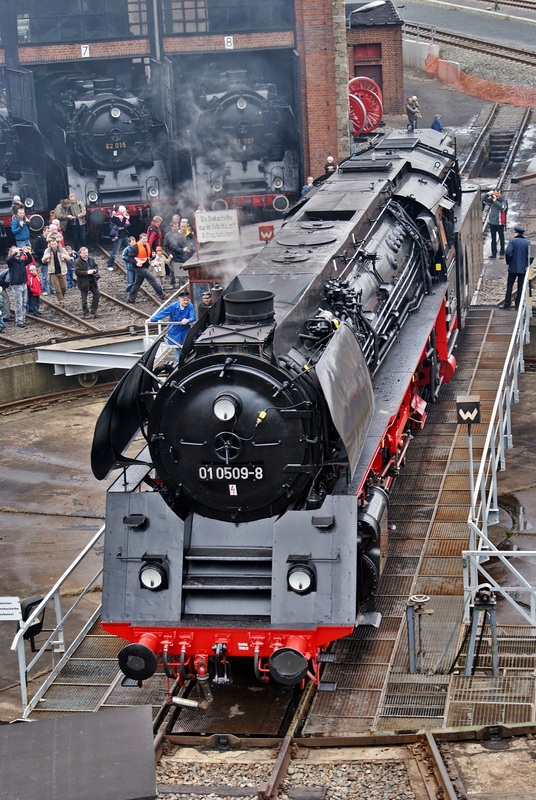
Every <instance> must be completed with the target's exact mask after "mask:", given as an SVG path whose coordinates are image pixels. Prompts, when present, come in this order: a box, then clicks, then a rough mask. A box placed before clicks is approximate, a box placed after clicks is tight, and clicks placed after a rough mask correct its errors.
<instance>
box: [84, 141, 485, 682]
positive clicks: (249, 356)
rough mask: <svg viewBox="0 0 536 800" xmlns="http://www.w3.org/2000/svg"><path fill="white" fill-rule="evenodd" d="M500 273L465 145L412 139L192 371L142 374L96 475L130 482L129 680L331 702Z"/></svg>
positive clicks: (124, 602) (356, 164)
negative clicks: (244, 672)
mask: <svg viewBox="0 0 536 800" xmlns="http://www.w3.org/2000/svg"><path fill="white" fill-rule="evenodd" d="M482 259H483V256H482V229H481V202H480V196H479V189H478V187H473V186H463V185H462V183H461V179H460V174H459V168H458V163H457V159H456V152H455V147H454V143H453V142H452V141H451V140H450V139H449V137H448V136H447V135H444V134H439V133H437V132H435V131H431V130H430V131H423V132H422V133H418V134H407V133H406V132H405V131H404V132H401V131H395V132H393V133H391V134H390V135H389V136H386V137H378V138H377V139H376V140H375V141H374V142H372V143H370V144H369V145H368V146H366V147H365V148H364V149H363V150H362V151H360V152H358V153H355V154H353V155H352V156H351V157H350V158H348V159H347V160H345V161H344V162H343V163H342V164H341V165H339V168H338V170H337V172H336V173H334V174H333V175H332V176H330V177H329V178H328V179H326V180H325V181H324V182H323V183H322V184H321V185H320V186H318V188H316V189H315V190H312V191H311V192H310V193H308V194H307V195H306V196H304V197H303V198H302V200H301V201H300V202H299V203H298V204H296V206H295V207H294V208H293V209H291V211H290V213H289V215H288V218H287V220H286V222H285V224H284V225H283V226H282V228H281V230H280V231H279V232H278V233H277V234H276V236H275V238H274V240H273V241H272V242H270V243H269V244H268V245H266V246H265V248H264V249H263V250H262V252H261V253H259V254H258V255H257V256H256V257H254V258H253V260H252V261H251V262H250V264H249V265H248V266H247V267H246V268H245V269H243V270H242V271H241V272H240V273H239V274H238V275H237V276H236V277H235V278H234V279H233V280H232V281H231V282H230V283H229V285H228V286H227V287H226V288H225V290H224V292H223V295H222V297H221V298H220V299H219V300H218V302H217V303H216V305H215V306H214V307H213V308H212V309H211V310H210V312H208V313H207V314H205V315H204V316H202V317H201V318H200V319H199V320H198V321H197V323H196V324H195V325H194V327H193V328H192V329H191V330H190V332H189V333H188V336H187V338H186V341H185V344H184V347H183V350H182V353H181V357H180V360H179V362H178V363H175V362H174V361H171V360H170V361H169V362H168V363H167V364H166V365H165V368H164V369H162V366H161V365H158V364H157V361H156V358H157V353H158V352H159V349H160V344H161V343H160V340H158V341H156V342H155V343H154V344H153V346H152V347H151V348H150V349H149V350H148V351H147V352H146V353H145V355H144V356H143V357H142V358H141V360H140V362H139V363H138V364H137V365H136V366H134V367H133V368H132V369H131V370H130V371H129V372H128V373H127V374H126V375H125V376H124V378H123V379H122V381H121V382H120V383H119V384H118V386H117V387H116V389H115V390H114V392H113V393H112V395H111V397H110V398H109V400H108V402H107V403H106V405H105V407H104V409H103V411H102V413H101V416H100V418H99V420H98V423H97V427H96V431H95V436H94V441H93V447H92V454H91V460H92V469H93V472H94V474H95V476H96V477H97V478H99V479H104V478H106V477H107V476H108V475H109V474H110V472H111V471H112V470H113V469H116V468H120V469H123V470H124V474H123V475H122V476H121V477H120V478H119V479H117V480H116V481H115V483H114V484H113V486H112V487H111V489H110V490H109V492H108V495H107V507H106V534H105V556H104V575H103V606H102V624H103V627H104V629H105V630H107V631H108V632H110V633H113V634H116V635H117V636H120V637H123V638H124V639H126V640H127V641H128V642H129V644H127V645H126V646H125V647H123V649H122V650H121V652H120V654H119V665H120V668H121V670H122V671H123V672H124V674H125V676H127V678H130V679H133V680H135V681H138V682H139V681H143V680H145V679H148V678H150V677H151V676H152V675H153V674H154V672H155V671H156V669H157V668H158V667H159V666H163V668H164V670H165V672H166V674H167V675H168V676H169V677H176V676H178V677H179V678H180V679H181V680H182V679H184V678H198V679H199V681H200V682H201V683H202V684H203V685H206V683H207V681H209V680H211V681H213V682H214V683H218V684H225V683H227V682H229V681H231V680H232V674H231V664H232V661H233V658H238V657H247V658H249V659H251V662H252V667H253V669H254V671H255V674H256V676H257V678H258V680H259V681H261V682H266V681H268V680H270V679H272V680H274V681H276V682H279V683H282V684H285V685H297V684H303V683H304V682H305V681H306V680H311V681H313V682H315V683H318V682H319V676H320V670H321V662H322V658H323V654H324V653H325V651H326V649H327V648H328V647H329V645H330V643H331V642H333V641H334V640H336V639H339V638H341V637H344V636H346V635H348V634H350V633H351V632H352V631H353V629H354V627H355V626H356V625H358V624H370V623H371V622H374V624H377V622H378V616H379V615H377V614H374V616H373V617H372V616H369V613H368V612H369V609H370V603H371V598H372V602H373V597H374V594H375V592H376V590H377V586H378V582H379V580H380V576H381V571H382V562H383V559H384V554H385V547H386V541H387V537H388V519H389V492H390V488H391V486H392V483H393V481H394V480H395V478H396V475H397V474H398V472H399V470H400V469H401V468H402V466H403V462H404V460H405V459H406V458H411V447H410V443H411V439H412V438H413V437H414V436H415V435H417V431H418V430H419V429H420V428H422V426H423V425H424V424H425V421H426V414H427V406H428V404H429V403H434V402H436V401H437V400H438V399H439V396H440V392H441V386H442V385H443V384H445V383H448V381H449V380H450V379H451V378H452V375H453V373H454V370H455V368H456V359H455V352H454V351H455V348H456V341H457V334H458V331H459V330H460V329H461V328H462V327H463V325H464V320H465V317H466V313H467V310H468V307H469V304H470V302H471V298H472V296H473V294H474V291H475V289H476V285H477V281H478V278H479V275H480V272H481V269H482ZM140 430H141V432H142V434H143V436H144V438H145V440H146V447H145V448H144V449H143V451H142V452H141V453H140V455H139V456H137V457H135V458H133V457H132V456H130V455H127V450H128V447H129V445H130V444H131V442H132V441H133V439H134V438H135V437H136V436H137V435H138V433H139V431H140ZM128 452H130V451H128ZM132 470H133V472H131V471H132ZM134 473H135V474H136V475H137V476H138V477H137V478H136V481H137V482H138V483H139V487H138V488H140V489H142V490H140V491H132V488H133V485H134V484H133V483H132V481H133V478H132V477H129V476H131V475H132V474H134Z"/></svg>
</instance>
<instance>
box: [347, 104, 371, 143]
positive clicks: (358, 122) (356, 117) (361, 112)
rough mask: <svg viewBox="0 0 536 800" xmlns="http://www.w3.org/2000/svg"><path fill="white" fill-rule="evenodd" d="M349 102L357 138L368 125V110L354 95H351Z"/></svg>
mask: <svg viewBox="0 0 536 800" xmlns="http://www.w3.org/2000/svg"><path fill="white" fill-rule="evenodd" d="M349 100H350V119H351V120H352V122H353V123H354V136H357V135H358V134H359V133H362V132H363V131H364V129H365V125H366V124H367V110H366V108H365V104H364V103H363V101H362V100H360V99H359V97H356V96H355V95H354V94H351V95H350V97H349Z"/></svg>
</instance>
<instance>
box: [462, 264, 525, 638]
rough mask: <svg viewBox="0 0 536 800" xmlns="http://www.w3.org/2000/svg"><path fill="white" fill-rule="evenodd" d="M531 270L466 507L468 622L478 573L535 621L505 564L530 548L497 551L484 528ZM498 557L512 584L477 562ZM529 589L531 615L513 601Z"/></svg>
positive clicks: (507, 440) (518, 580)
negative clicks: (503, 583)
mask: <svg viewBox="0 0 536 800" xmlns="http://www.w3.org/2000/svg"><path fill="white" fill-rule="evenodd" d="M529 280H530V269H529V270H527V273H526V275H525V281H524V283H523V290H522V292H523V296H522V300H523V302H521V303H520V306H519V310H518V313H517V316H516V320H515V324H514V329H513V331H512V338H511V341H510V345H509V348H508V352H507V354H506V359H505V364H504V368H503V371H502V374H501V378H500V380H499V384H498V389H497V395H496V398H495V402H494V404H493V410H492V412H491V418H490V423H489V427H488V432H487V435H486V440H485V442H484V447H483V451H482V457H481V461H480V466H479V468H478V472H477V477H476V479H475V482H474V497H472V498H471V500H472V502H471V511H470V513H469V517H468V520H467V524H468V528H469V548H468V549H467V550H464V551H463V553H462V567H463V586H464V601H465V602H464V608H465V612H464V621H465V623H466V624H469V621H470V615H471V606H472V604H473V601H474V596H475V593H476V591H477V590H478V587H479V585H480V583H481V582H482V580H481V579H482V578H485V581H486V583H490V584H491V585H492V587H493V589H494V591H497V592H498V593H500V594H501V595H502V596H503V597H504V598H505V599H506V600H507V601H508V602H509V603H510V604H512V605H514V606H515V607H516V609H517V610H518V611H519V613H520V614H521V616H522V617H523V618H524V619H526V620H527V621H528V622H529V623H530V624H531V625H536V587H532V586H531V585H530V584H529V582H528V581H527V580H526V579H525V578H523V576H522V575H521V573H519V572H518V571H517V570H516V569H515V568H514V567H513V566H512V565H511V564H510V563H509V558H510V555H515V556H516V558H517V557H520V558H523V556H526V555H532V557H534V553H525V552H524V551H516V552H515V553H514V554H509V553H506V552H504V551H500V550H499V549H498V548H497V547H496V546H495V545H494V544H493V543H492V542H491V541H490V538H489V528H490V527H491V526H492V525H496V524H497V523H498V521H499V505H498V484H497V476H498V472H499V471H504V470H505V469H506V451H507V450H508V449H511V448H512V447H513V438H512V420H511V413H512V406H513V405H514V404H515V403H517V402H518V401H519V387H518V377H519V375H520V374H521V373H522V372H524V371H525V362H524V359H523V348H524V345H525V344H528V342H529V341H530V319H531V316H532V308H531V305H530V284H529ZM491 554H493V556H494V557H497V558H499V559H500V560H501V561H502V562H503V564H504V565H505V566H506V568H507V569H508V571H509V572H510V574H511V575H512V578H513V581H512V583H513V584H515V585H511V586H510V585H509V586H500V585H499V584H498V583H497V581H495V580H494V579H493V578H492V577H491V576H490V575H489V573H488V572H487V570H485V569H484V568H483V567H482V564H483V563H484V562H485V561H487V560H488V559H489V558H490V555H491ZM519 593H522V594H523V595H526V594H527V593H528V594H529V598H530V602H529V604H528V605H529V606H530V614H527V612H526V610H525V609H524V607H523V605H521V604H520V603H517V602H516V600H515V599H514V597H513V595H514V594H519Z"/></svg>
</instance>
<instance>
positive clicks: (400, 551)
mask: <svg viewBox="0 0 536 800" xmlns="http://www.w3.org/2000/svg"><path fill="white" fill-rule="evenodd" d="M423 546H424V539H404V538H401V539H394V538H393V537H390V539H389V545H388V548H387V561H386V565H385V569H387V565H389V571H390V572H392V573H393V574H395V569H397V567H396V565H395V560H397V559H401V560H402V562H407V561H414V560H416V561H417V563H418V561H419V557H420V555H421V553H422V549H423ZM409 569H411V565H406V564H405V563H401V564H400V567H399V570H400V574H406V571H407V570H409Z"/></svg>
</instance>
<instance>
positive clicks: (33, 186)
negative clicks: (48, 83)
mask: <svg viewBox="0 0 536 800" xmlns="http://www.w3.org/2000/svg"><path fill="white" fill-rule="evenodd" d="M16 195H18V196H19V197H20V198H21V202H22V203H24V207H25V209H26V213H27V214H28V216H29V217H31V215H32V214H34V213H39V212H42V211H43V209H45V208H46V206H47V192H46V170H45V152H44V146H43V140H42V137H41V134H40V133H39V130H38V129H37V127H36V126H35V125H33V124H32V123H30V122H25V121H23V120H18V119H16V118H14V117H13V116H12V115H11V114H9V113H8V112H7V110H6V109H0V222H1V224H2V225H3V226H4V228H5V229H8V230H9V229H10V228H11V217H12V208H11V206H12V202H13V197H15V196H16Z"/></svg>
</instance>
